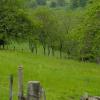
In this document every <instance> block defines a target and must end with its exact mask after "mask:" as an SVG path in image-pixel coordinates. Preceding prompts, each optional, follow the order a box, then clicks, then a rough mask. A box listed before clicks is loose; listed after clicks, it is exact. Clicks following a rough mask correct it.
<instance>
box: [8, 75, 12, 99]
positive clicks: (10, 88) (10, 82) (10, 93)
mask: <svg viewBox="0 0 100 100" xmlns="http://www.w3.org/2000/svg"><path fill="white" fill-rule="evenodd" d="M9 100H13V75H10V97H9Z"/></svg>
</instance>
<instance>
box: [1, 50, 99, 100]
mask: <svg viewBox="0 0 100 100" xmlns="http://www.w3.org/2000/svg"><path fill="white" fill-rule="evenodd" d="M20 64H23V66H24V88H25V93H26V87H27V81H29V80H39V81H40V82H41V84H42V86H43V87H44V88H45V90H46V95H47V100H80V96H82V95H83V94H84V93H85V92H89V93H90V94H91V95H100V65H97V64H94V63H82V62H77V61H72V60H64V59H62V60H60V59H57V58H54V57H47V56H42V55H41V56H36V55H33V54H31V53H21V52H16V51H15V52H14V51H0V100H8V94H9V86H8V82H9V80H8V79H9V77H8V76H9V74H13V75H14V78H15V79H14V89H13V91H14V93H13V95H14V100H16V98H17V91H18V90H17V87H18V86H17V73H18V72H17V69H18V65H20Z"/></svg>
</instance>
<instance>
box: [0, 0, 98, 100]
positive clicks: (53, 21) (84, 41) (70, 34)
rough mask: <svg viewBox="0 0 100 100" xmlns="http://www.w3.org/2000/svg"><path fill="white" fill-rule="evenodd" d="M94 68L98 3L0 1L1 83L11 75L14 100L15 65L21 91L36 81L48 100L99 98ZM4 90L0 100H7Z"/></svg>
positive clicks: (89, 0)
mask: <svg viewBox="0 0 100 100" xmlns="http://www.w3.org/2000/svg"><path fill="white" fill-rule="evenodd" d="M41 48H42V50H43V51H42V50H41ZM6 49H10V50H6ZM16 49H19V50H16ZM11 50H13V52H12V51H11ZM18 51H21V52H23V51H25V53H24V52H23V53H21V52H18ZM34 52H35V53H36V54H37V55H35V54H33V53H34ZM40 52H42V53H43V54H42V55H39V53H40ZM58 53H59V54H58ZM33 55H34V56H33ZM43 55H45V56H43ZM47 55H48V56H50V55H52V56H50V57H49V58H48V57H47ZM58 55H59V56H60V58H65V59H55V57H56V56H57V57H58ZM73 60H75V61H73ZM78 61H83V62H78ZM86 62H87V63H86ZM89 62H91V63H89ZM94 62H96V63H100V0H0V79H3V80H2V81H3V82H5V78H2V77H1V76H8V75H9V74H11V73H12V74H14V76H15V80H14V82H15V83H14V91H15V92H14V95H15V96H14V100H16V98H17V95H16V94H17V93H16V91H17V87H16V86H17V72H16V71H17V66H18V65H19V64H20V63H21V64H24V75H25V76H24V77H25V78H24V82H25V88H26V81H28V80H40V81H41V83H42V84H43V86H44V87H45V89H46V93H47V100H78V99H79V98H80V96H81V95H83V94H84V92H89V93H91V94H93V95H100V94H99V93H100V89H99V88H100V85H99V84H100V80H99V70H100V68H99V65H96V63H94ZM4 68H5V70H4ZM30 69H32V70H30ZM6 79H8V77H7V78H6ZM1 84H3V83H0V85H1ZM7 87H8V82H7V84H6V83H5V84H4V87H0V90H1V91H2V93H1V92H0V99H2V100H3V99H4V100H6V99H8V98H7V96H5V95H8V94H7V93H9V92H8V90H9V89H8V88H7ZM5 88H6V89H7V93H5ZM25 93H26V92H25Z"/></svg>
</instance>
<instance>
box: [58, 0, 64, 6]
mask: <svg viewBox="0 0 100 100" xmlns="http://www.w3.org/2000/svg"><path fill="white" fill-rule="evenodd" d="M65 3H66V2H65V0H57V4H58V6H61V7H62V6H65Z"/></svg>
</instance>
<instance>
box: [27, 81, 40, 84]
mask: <svg viewBox="0 0 100 100" xmlns="http://www.w3.org/2000/svg"><path fill="white" fill-rule="evenodd" d="M28 84H40V81H29V82H28Z"/></svg>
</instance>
